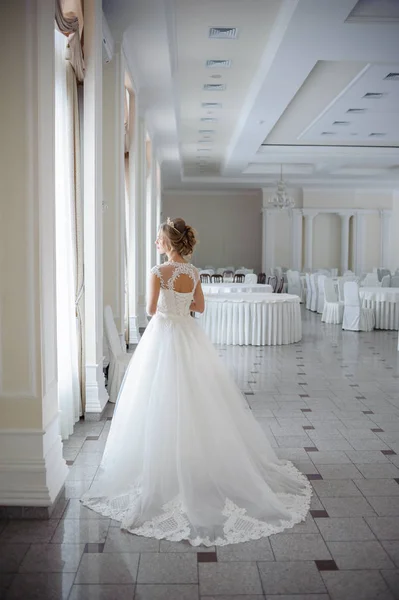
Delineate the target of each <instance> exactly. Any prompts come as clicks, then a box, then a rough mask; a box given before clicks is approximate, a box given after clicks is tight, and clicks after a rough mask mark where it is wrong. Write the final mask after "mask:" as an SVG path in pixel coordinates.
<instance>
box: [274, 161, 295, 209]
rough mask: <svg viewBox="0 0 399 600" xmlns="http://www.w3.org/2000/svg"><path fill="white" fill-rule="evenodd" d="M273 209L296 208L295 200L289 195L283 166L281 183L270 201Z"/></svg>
mask: <svg viewBox="0 0 399 600" xmlns="http://www.w3.org/2000/svg"><path fill="white" fill-rule="evenodd" d="M268 204H269V206H270V207H272V208H288V209H291V208H294V206H295V200H294V199H293V198H291V196H289V195H288V193H287V190H286V185H285V182H284V180H283V165H280V181H278V182H277V190H276V191H275V192H274V194H273V195H272V196H270V198H269V200H268Z"/></svg>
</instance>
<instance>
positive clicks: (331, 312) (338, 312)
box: [321, 277, 344, 325]
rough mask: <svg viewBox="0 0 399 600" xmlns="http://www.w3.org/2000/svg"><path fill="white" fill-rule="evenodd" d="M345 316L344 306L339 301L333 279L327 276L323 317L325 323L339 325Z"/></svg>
mask: <svg viewBox="0 0 399 600" xmlns="http://www.w3.org/2000/svg"><path fill="white" fill-rule="evenodd" d="M343 316H344V306H343V304H340V302H338V296H337V293H336V291H335V287H334V283H333V281H332V279H330V278H329V277H326V278H325V280H324V310H323V314H322V317H321V320H322V322H323V323H332V324H333V325H339V324H340V323H342V319H343Z"/></svg>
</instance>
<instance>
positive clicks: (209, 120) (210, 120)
mask: <svg viewBox="0 0 399 600" xmlns="http://www.w3.org/2000/svg"><path fill="white" fill-rule="evenodd" d="M200 121H202V122H203V123H216V121H217V119H215V117H201V119H200Z"/></svg>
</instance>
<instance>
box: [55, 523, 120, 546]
mask: <svg viewBox="0 0 399 600" xmlns="http://www.w3.org/2000/svg"><path fill="white" fill-rule="evenodd" d="M108 527H109V519H82V520H79V519H65V520H62V521H60V523H59V525H58V527H57V529H56V531H55V533H54V536H53V537H52V540H51V542H52V543H54V544H86V543H87V542H95V543H98V544H103V543H104V542H105V540H106V537H107V533H108Z"/></svg>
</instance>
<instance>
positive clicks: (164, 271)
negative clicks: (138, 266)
mask: <svg viewBox="0 0 399 600" xmlns="http://www.w3.org/2000/svg"><path fill="white" fill-rule="evenodd" d="M151 273H153V274H155V275H156V276H157V277H159V279H160V281H161V291H160V293H159V299H158V306H157V313H161V314H163V315H177V316H183V317H185V316H189V315H190V304H191V302H192V300H193V298H194V291H195V288H196V286H197V284H198V281H199V274H198V271H197V269H196V268H195V267H194V266H193V265H191V264H190V263H180V262H167V263H165V264H163V265H159V266H156V267H153V268H152V269H151ZM180 275H188V276H189V277H191V279H192V280H193V288H192V291H191V292H186V293H184V292H177V291H176V290H175V283H176V280H177V278H178V277H179V276H180Z"/></svg>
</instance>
